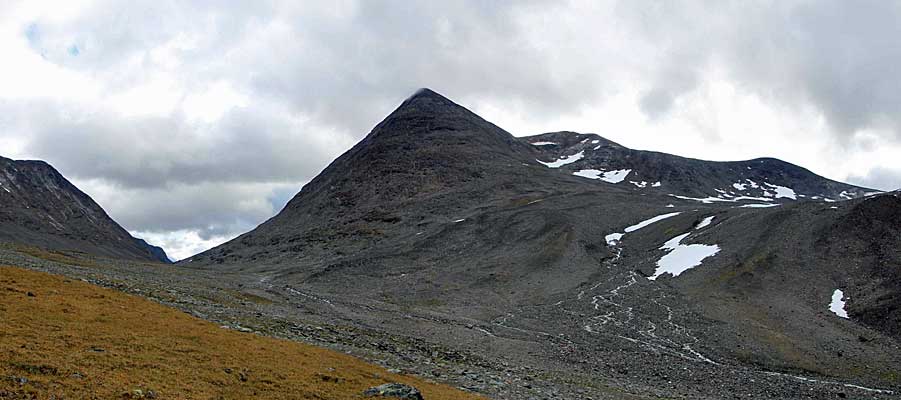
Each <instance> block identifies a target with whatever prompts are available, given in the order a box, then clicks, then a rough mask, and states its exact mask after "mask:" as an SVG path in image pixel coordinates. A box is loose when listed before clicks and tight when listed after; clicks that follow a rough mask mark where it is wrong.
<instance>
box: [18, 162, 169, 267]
mask: <svg viewBox="0 0 901 400" xmlns="http://www.w3.org/2000/svg"><path fill="white" fill-rule="evenodd" d="M0 241H2V242H7V243H17V244H24V245H30V246H36V247H41V248H48V249H54V250H69V251H78V252H84V253H88V254H93V255H99V256H105V257H113V258H125V259H131V260H145V261H161V262H169V259H168V258H167V257H166V254H165V252H164V251H163V249H161V248H159V247H156V246H151V245H149V244H147V243H146V242H144V241H143V240H141V239H136V238H134V237H132V236H131V235H130V234H129V233H128V232H127V231H126V230H125V229H123V228H122V227H121V226H119V224H117V223H116V222H115V221H113V220H112V219H111V218H110V217H109V216H108V215H107V214H106V212H105V211H103V209H102V208H100V206H99V205H97V203H95V202H94V200H92V199H91V198H90V197H89V196H88V195H86V194H85V193H84V192H82V191H81V190H79V189H78V188H77V187H75V186H74V185H72V183H70V182H69V181H68V180H66V178H65V177H63V176H62V175H61V174H60V173H59V172H58V171H56V169H54V168H53V167H52V166H50V165H49V164H47V163H45V162H43V161H15V160H10V159H7V158H3V157H0Z"/></svg>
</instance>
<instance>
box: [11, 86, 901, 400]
mask: <svg viewBox="0 0 901 400" xmlns="http://www.w3.org/2000/svg"><path fill="white" fill-rule="evenodd" d="M899 219H901V198H899V195H898V194H897V193H885V194H883V193H878V192H875V191H872V190H869V189H866V188H859V187H855V186H851V185H846V184H842V183H839V182H834V181H831V180H828V179H825V178H822V177H819V176H817V175H815V174H813V173H811V172H810V171H807V170H805V169H803V168H801V167H798V166H795V165H792V164H788V163H785V162H782V161H778V160H773V159H759V160H750V161H741V162H731V163H723V162H709V161H701V160H692V159H686V158H681V157H676V156H671V155H667V154H663V153H654V152H644V151H638V150H631V149H627V148H624V147H622V146H619V145H617V144H616V143H613V142H610V141H607V140H605V139H603V138H601V137H599V136H596V135H589V134H578V133H571V132H558V133H550V134H544V135H539V136H533V137H527V138H516V137H513V136H512V135H510V134H509V133H507V132H505V131H504V130H502V129H501V128H499V127H497V126H495V125H493V124H491V123H490V122H487V121H485V120H483V119H482V118H480V117H478V116H477V115H475V114H473V113H471V112H470V111H468V110H466V109H465V108H463V107H461V106H459V105H457V104H455V103H453V102H452V101H450V100H448V99H446V98H444V97H442V96H440V95H438V94H437V93H434V92H432V91H429V90H422V91H419V92H417V93H416V94H414V95H413V96H412V97H410V98H409V99H407V100H406V101H405V102H403V103H402V104H401V105H400V107H399V108H398V109H397V110H396V111H395V112H393V113H392V114H391V115H389V116H388V117H387V118H386V119H385V120H384V121H382V122H381V123H380V124H378V125H377V126H376V127H375V128H374V129H373V130H372V131H371V132H370V134H369V135H368V136H367V137H366V138H365V139H364V140H362V141H361V142H360V143H359V144H357V145H356V146H354V147H353V148H352V149H350V150H349V151H348V152H347V153H345V154H344V155H342V156H341V157H339V158H338V159H337V160H335V161H334V162H333V163H332V164H331V165H330V166H329V167H328V168H326V169H325V170H324V171H323V172H322V174H320V175H319V176H318V177H316V178H315V179H314V180H313V181H311V182H310V183H309V184H307V185H306V186H304V187H303V188H302V189H301V191H300V193H298V195H297V196H296V197H295V198H294V199H293V200H292V201H291V202H289V203H288V205H287V206H286V207H285V209H284V210H282V211H281V212H280V213H279V214H278V215H277V216H275V217H273V218H272V219H270V220H269V221H267V222H265V223H263V224H262V225H260V226H259V227H258V228H257V229H255V230H253V231H251V232H248V233H246V234H244V235H242V236H240V237H238V238H237V239H235V240H233V241H231V242H228V243H226V244H224V245H222V246H219V247H217V248H214V249H211V250H209V251H207V252H204V253H201V254H199V255H196V256H194V257H190V258H188V259H186V260H184V261H182V262H180V263H179V264H176V265H159V264H141V263H135V262H126V261H113V260H109V259H106V258H102V257H85V256H83V255H79V256H78V257H73V258H71V259H70V258H65V257H70V255H64V256H65V257H62V258H61V257H59V256H55V257H48V256H47V255H45V254H39V253H37V254H36V253H31V254H29V253H27V252H25V253H23V252H22V251H19V250H17V249H15V248H9V249H6V250H2V251H0V263H5V264H11V265H19V266H25V267H29V268H34V269H39V270H44V271H49V272H55V273H61V274H64V275H68V276H73V277H78V278H82V279H86V280H88V281H90V282H93V283H97V284H101V285H104V286H109V287H114V288H118V289H120V290H124V291H128V292H131V293H137V294H141V295H143V296H147V297H149V298H152V299H155V300H157V301H159V302H162V303H164V304H167V305H172V306H174V307H177V308H180V309H182V310H184V311H186V312H189V313H192V314H194V315H195V316H198V317H201V318H204V319H208V320H212V321H215V322H217V323H219V324H221V325H225V326H228V327H231V328H233V329H236V330H249V331H256V332H260V333H263V334H266V335H272V336H277V337H283V338H290V339H296V340H302V341H305V342H309V343H314V344H319V345H323V346H327V347H330V348H333V349H338V350H341V351H345V352H349V353H351V354H355V355H358V356H360V357H363V358H366V359H368V360H372V361H374V362H377V363H380V364H382V365H384V366H386V367H388V368H390V369H393V370H398V371H403V372H411V373H415V374H417V375H420V376H424V377H429V378H431V379H434V380H438V381H442V382H447V383H450V384H453V385H455V386H458V387H462V388H465V389H467V390H471V391H475V392H478V393H483V394H486V395H488V396H490V397H493V398H499V399H544V398H547V399H632V398H635V399H640V398H691V399H724V398H730V399H731V398H780V399H783V398H804V399H831V398H897V397H899V393H901V382H899V376H898V371H899V367H901V351H899V340H901V337H899V332H901V329H899V311H898V301H899V300H898V299H899V291H901V280H899V267H901V223H899V221H901V220H899Z"/></svg>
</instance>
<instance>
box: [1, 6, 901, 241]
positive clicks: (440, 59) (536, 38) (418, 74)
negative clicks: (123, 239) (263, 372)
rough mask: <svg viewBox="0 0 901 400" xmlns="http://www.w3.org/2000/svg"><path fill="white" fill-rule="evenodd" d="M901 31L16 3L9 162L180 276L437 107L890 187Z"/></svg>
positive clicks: (657, 16)
mask: <svg viewBox="0 0 901 400" xmlns="http://www.w3.org/2000/svg"><path fill="white" fill-rule="evenodd" d="M765 3H767V2H765ZM899 21H901V5H899V4H898V3H895V2H884V1H869V0H865V1H859V2H842V1H820V2H807V1H778V2H769V3H768V4H764V3H748V2H731V1H724V2H713V3H711V2H700V1H699V2H680V3H669V2H662V3H661V2H615V1H609V2H595V1H590V2H589V1H584V2H583V1H570V2H566V3H561V2H544V1H528V2H509V3H508V2H482V1H460V2H401V1H350V0H348V1H336V2H300V3H299V4H298V2H288V1H276V0H270V1H260V2H247V3H238V2H232V3H229V4H228V5H227V6H226V5H223V4H221V3H216V2H206V1H182V2H152V1H136V2H128V3H123V2H113V1H71V2H66V3H65V4H59V3H58V2H47V3H46V4H45V3H42V2H39V1H20V2H17V1H13V2H5V3H4V4H3V5H0V51H2V52H3V54H4V60H5V61H4V66H3V68H2V70H0V87H2V88H3V90H0V146H2V149H0V154H3V155H5V156H12V157H31V158H41V159H45V160H48V161H49V162H51V163H52V164H53V165H55V166H57V167H58V168H59V169H60V170H61V171H62V172H63V173H64V174H65V175H66V176H68V177H69V178H71V179H73V180H74V181H75V182H76V183H77V184H79V185H80V186H82V187H83V188H84V189H85V190H86V191H88V192H89V194H91V195H92V196H94V197H95V198H96V199H97V200H98V201H99V202H100V203H101V204H102V205H103V206H104V207H105V208H106V209H107V210H108V211H109V212H110V214H111V215H112V216H113V217H114V218H116V219H117V220H118V221H120V223H122V224H123V225H124V226H126V227H127V228H128V229H130V230H132V231H134V232H141V234H142V235H143V236H146V237H148V238H150V239H151V240H153V239H155V238H156V239H158V241H159V242H165V243H166V244H167V245H168V247H169V248H172V249H175V248H177V249H178V250H175V251H174V252H175V253H177V254H175V256H176V257H184V256H188V255H190V254H189V253H190V252H192V251H196V250H198V249H200V250H202V249H203V248H205V247H208V246H210V245H211V244H212V243H214V242H216V241H221V240H225V239H227V238H230V237H233V236H235V235H237V234H239V233H241V232H243V231H246V230H247V229H250V228H252V227H253V226H254V225H256V224H258V223H260V222H262V221H263V220H265V219H266V218H268V217H270V216H271V215H273V214H274V213H275V212H277V211H278V210H279V209H280V208H281V206H282V205H283V204H284V202H285V201H287V199H288V198H290V196H291V195H293V193H295V192H296V191H297V190H298V189H299V187H300V185H302V183H303V182H306V181H308V180H309V179H311V178H312V177H313V176H315V174H316V173H318V172H319V171H320V170H321V169H322V168H324V167H325V166H326V165H327V164H328V162H329V161H330V160H332V159H333V158H334V157H336V156H337V155H339V154H340V153H341V152H343V151H344V150H346V149H347V148H349V147H350V146H352V145H353V143H354V142H355V141H356V140H359V139H360V138H362V137H363V136H364V135H365V134H366V133H367V132H368V130H369V129H370V128H371V127H372V126H374V125H375V124H376V123H377V122H378V121H379V120H380V119H381V118H383V117H384V116H385V115H387V113H389V112H390V111H391V110H392V109H393V108H394V107H395V106H396V105H397V104H398V103H399V102H400V101H401V100H403V98H404V97H406V96H407V95H409V94H410V93H411V92H413V91H414V90H415V89H416V88H418V87H422V86H428V87H431V88H433V89H435V90H438V91H439V92H442V93H444V94H445V95H447V96H449V97H451V98H453V99H455V100H457V101H459V102H461V103H462V104H464V105H466V106H468V107H471V108H472V109H473V110H474V111H476V112H478V113H480V114H482V115H483V116H485V117H486V118H488V119H490V120H493V121H495V122H497V123H498V124H499V125H501V126H502V127H504V128H507V129H508V130H510V131H511V132H513V133H514V134H518V135H523V134H534V133H540V132H542V131H550V130H559V129H578V130H583V131H592V132H597V133H600V134H602V135H604V136H607V137H608V138H610V139H612V140H616V141H618V142H620V143H622V144H624V145H627V146H631V147H637V148H648V149H654V150H660V151H667V152H672V153H677V154H681V155H686V156H693V157H699V158H706V159H718V160H723V159H735V158H751V157H756V156H764V155H767V156H776V157H780V158H784V159H786V160H788V161H791V162H795V163H799V164H801V165H804V166H806V167H809V168H811V169H813V170H814V171H815V172H818V173H820V174H823V175H826V176H829V177H831V178H834V179H840V180H851V181H852V182H853V183H859V184H865V185H868V186H872V187H876V188H880V189H893V188H896V186H899V185H901V161H899V160H898V157H897V154H901V109H899V108H901V79H899V78H901V76H899V72H898V69H897V68H896V67H897V65H901V41H899V40H898V39H897V38H899V37H901V24H899V23H898V22H899ZM186 210H190V212H188V211H186ZM179 238H184V243H182V242H179V240H180V239H179ZM170 251H171V250H170Z"/></svg>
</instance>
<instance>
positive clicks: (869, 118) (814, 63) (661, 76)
mask: <svg viewBox="0 0 901 400" xmlns="http://www.w3.org/2000/svg"><path fill="white" fill-rule="evenodd" d="M632 4H634V6H625V7H624V8H623V9H621V11H622V12H623V15H625V16H627V17H628V18H629V19H630V20H631V21H632V23H633V25H634V26H638V27H639V28H640V31H641V32H643V34H644V35H645V37H646V38H648V39H650V40H656V41H659V43H661V48H660V51H661V54H662V55H663V56H662V57H661V58H660V60H659V65H661V67H660V69H659V71H657V72H656V74H655V78H654V79H655V80H654V84H653V85H652V87H651V88H650V89H649V91H648V94H647V95H646V97H645V99H644V100H643V101H642V105H643V107H644V109H645V111H646V112H647V113H648V114H649V115H650V116H655V115H657V114H659V113H661V112H665V111H666V110H667V109H668V107H669V105H670V103H671V99H672V98H674V97H677V96H679V95H681V94H684V93H686V92H689V91H691V90H693V89H694V87H695V85H694V84H693V82H695V81H696V80H697V78H698V76H699V75H701V74H703V73H705V68H710V67H713V68H721V69H723V70H724V71H726V72H727V73H728V74H729V76H730V77H732V78H733V79H735V80H736V81H737V82H739V83H741V84H742V87H743V89H745V90H748V91H749V92H753V93H757V94H758V95H760V96H761V97H763V98H765V99H767V100H768V101H772V102H778V103H781V104H782V105H783V106H784V107H790V108H803V107H813V108H814V109H816V110H817V111H819V112H820V113H822V115H823V116H824V117H825V118H826V119H827V121H828V122H829V124H830V125H831V127H832V128H833V133H835V134H837V135H839V136H840V137H845V138H850V137H852V136H853V135H854V134H855V133H856V132H858V131H860V130H866V129H882V130H887V131H888V132H889V133H888V135H887V136H886V139H891V140H898V139H901V79H899V73H898V68H897V65H899V63H901V42H899V40H898V39H897V38H899V37H901V24H898V21H899V20H901V3H897V2H886V1H876V0H866V1H858V2H846V1H838V0H829V1H818V2H803V1H787V2H777V3H772V4H768V5H766V6H761V5H760V4H759V3H749V2H713V3H707V2H701V3H692V5H686V4H685V3H665V4H664V5H660V6H658V7H644V5H638V4H635V3H632ZM698 5H703V7H698ZM673 71H675V73H674V72H673Z"/></svg>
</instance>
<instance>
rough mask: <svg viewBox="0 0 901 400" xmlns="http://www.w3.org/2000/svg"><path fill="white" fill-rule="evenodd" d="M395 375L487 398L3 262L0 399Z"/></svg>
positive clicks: (300, 393) (257, 393) (236, 391)
mask: <svg viewBox="0 0 901 400" xmlns="http://www.w3.org/2000/svg"><path fill="white" fill-rule="evenodd" d="M26 380H27V381H26ZM387 382H401V383H406V384H409V385H413V386H415V387H417V388H418V389H419V390H420V391H422V393H423V396H424V397H425V398H426V399H428V400H434V399H479V398H480V397H479V396H476V395H474V394H470V393H466V392H463V391H460V390H457V389H454V388H451V387H448V386H442V385H438V384H434V383H429V382H426V381H423V380H421V379H418V378H414V377H409V376H403V375H397V374H391V373H388V372H387V371H386V370H384V369H382V368H380V367H377V366H374V365H370V364H367V363H364V362H362V361H360V360H358V359H356V358H353V357H350V356H348V355H344V354H341V353H337V352H333V351H329V350H324V349H320V348H316V347H313V346H310V345H305V344H302V343H297V342H292V341H286V340H279V339H273V338H267V337H262V336H259V335H256V334H251V333H242V332H237V331H232V330H227V329H223V328H220V327H219V326H216V325H215V324H212V323H209V322H206V321H203V320H200V319H197V318H194V317H192V316H189V315H187V314H184V313H182V312H180V311H177V310H175V309H171V308H168V307H165V306H163V305H160V304H157V303H154V302H151V301H148V300H145V299H142V298H139V297H136V296H132V295H128V294H123V293H120V292H117V291H113V290H109V289H104V288H100V287H97V286H94V285H90V284H88V283H84V282H81V281H74V280H70V279H66V278H64V277H60V276H56V275H50V274H45V273H40V272H34V271H29V270H24V269H19V268H15V267H0V399H26V398H27V399H30V398H37V399H50V398H54V399H82V398H84V399H87V398H90V399H109V398H140V397H141V396H144V398H146V397H147V396H148V394H150V393H151V392H152V393H153V394H151V395H150V396H153V397H156V398H159V399H175V398H178V399H244V398H254V399H359V398H362V397H363V396H362V394H361V393H362V392H363V391H364V390H365V389H367V388H369V387H371V386H376V385H379V384H382V383H387ZM137 391H140V392H137Z"/></svg>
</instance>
